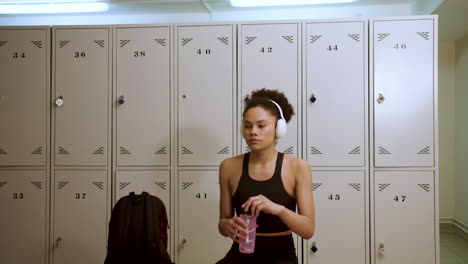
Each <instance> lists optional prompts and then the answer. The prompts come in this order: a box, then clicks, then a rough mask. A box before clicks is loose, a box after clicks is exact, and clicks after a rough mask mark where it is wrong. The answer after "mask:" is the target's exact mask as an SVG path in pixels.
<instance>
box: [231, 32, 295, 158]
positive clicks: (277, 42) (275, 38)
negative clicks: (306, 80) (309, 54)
mask: <svg viewBox="0 0 468 264" xmlns="http://www.w3.org/2000/svg"><path fill="white" fill-rule="evenodd" d="M239 30H240V33H239V36H240V39H239V40H238V41H239V49H240V51H239V55H238V56H239V61H240V62H239V84H240V92H239V93H240V94H239V96H240V99H239V100H240V101H241V107H240V109H239V118H240V119H239V123H240V121H241V120H242V113H243V110H244V106H245V105H244V104H243V102H244V101H245V100H246V97H248V96H249V95H250V93H251V92H252V91H254V90H257V89H262V88H267V89H272V90H279V91H280V92H284V94H285V95H286V97H287V98H288V101H289V103H290V104H291V105H292V106H293V108H294V112H295V113H296V114H295V115H294V116H293V117H292V118H291V120H290V121H289V123H288V132H287V135H286V137H284V138H282V139H280V140H279V141H278V145H277V146H276V147H277V149H278V150H279V151H281V152H284V153H286V154H290V155H294V156H298V153H299V152H298V146H299V139H300V134H299V130H298V128H299V125H298V120H300V119H298V116H299V114H300V112H301V111H300V109H299V106H300V104H299V103H298V99H299V96H300V92H299V87H300V81H299V80H300V79H299V76H300V71H301V68H300V61H301V60H300V57H299V56H301V55H300V54H301V52H300V50H301V46H300V44H301V42H300V39H301V34H300V31H299V24H296V23H285V24H258V25H254V24H245V25H240V26H239ZM236 131H237V130H236ZM242 151H243V153H245V152H248V151H250V150H249V148H248V146H247V144H246V143H245V141H244V140H242Z"/></svg>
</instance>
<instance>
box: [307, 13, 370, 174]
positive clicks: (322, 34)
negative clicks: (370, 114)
mask: <svg viewBox="0 0 468 264" xmlns="http://www.w3.org/2000/svg"><path fill="white" fill-rule="evenodd" d="M365 26H366V23H365V22H364V21H354V22H317V23H307V24H306V36H305V43H306V44H305V46H306V49H305V50H306V54H305V56H304V57H305V58H304V59H305V70H304V71H305V75H306V76H305V86H306V94H305V95H304V98H303V103H304V104H305V105H306V110H305V114H306V118H305V124H304V125H305V126H306V129H307V135H306V136H305V137H304V139H305V140H306V142H307V144H306V152H307V156H306V157H307V160H308V161H309V164H310V165H311V166H319V167H321V166H325V167H337V166H365V153H366V152H367V151H366V150H367V146H366V144H365V142H366V140H365V139H366V137H365V135H366V131H367V129H366V127H367V107H366V104H367V100H366V98H367V87H366V78H367V63H366V62H367V54H366V51H367V36H366V29H365ZM330 135H333V137H332V138H333V140H331V137H330Z"/></svg>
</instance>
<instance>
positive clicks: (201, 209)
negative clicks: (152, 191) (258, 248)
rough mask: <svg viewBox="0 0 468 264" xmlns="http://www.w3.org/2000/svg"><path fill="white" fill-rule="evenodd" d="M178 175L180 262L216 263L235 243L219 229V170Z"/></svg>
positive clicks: (180, 172)
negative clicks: (220, 232)
mask: <svg viewBox="0 0 468 264" xmlns="http://www.w3.org/2000/svg"><path fill="white" fill-rule="evenodd" d="M178 179H179V187H178V189H179V200H178V205H177V208H178V220H177V226H178V239H179V242H178V252H179V253H178V256H179V259H178V261H177V263H180V264H186V263H189V264H206V263H215V262H216V261H218V260H220V259H222V258H223V257H224V256H225V255H226V253H227V252H228V251H229V248H230V246H231V244H232V240H230V239H229V238H226V237H223V236H222V235H221V234H219V232H218V222H219V183H218V171H179V177H178Z"/></svg>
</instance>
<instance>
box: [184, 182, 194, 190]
mask: <svg viewBox="0 0 468 264" xmlns="http://www.w3.org/2000/svg"><path fill="white" fill-rule="evenodd" d="M192 184H193V182H182V190H185V189H187V188H188V187H190V185H192Z"/></svg>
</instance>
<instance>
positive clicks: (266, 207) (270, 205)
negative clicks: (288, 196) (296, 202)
mask: <svg viewBox="0 0 468 264" xmlns="http://www.w3.org/2000/svg"><path fill="white" fill-rule="evenodd" d="M242 208H244V212H248V211H249V209H250V210H251V212H252V215H256V216H258V214H260V211H263V212H265V213H267V214H272V215H278V214H280V213H281V212H282V211H283V210H284V206H283V205H280V204H276V203H274V202H272V201H270V200H269V199H268V198H266V197H265V196H263V195H261V194H260V195H257V196H252V197H250V198H249V199H248V200H247V201H246V202H245V203H244V204H243V205H242Z"/></svg>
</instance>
